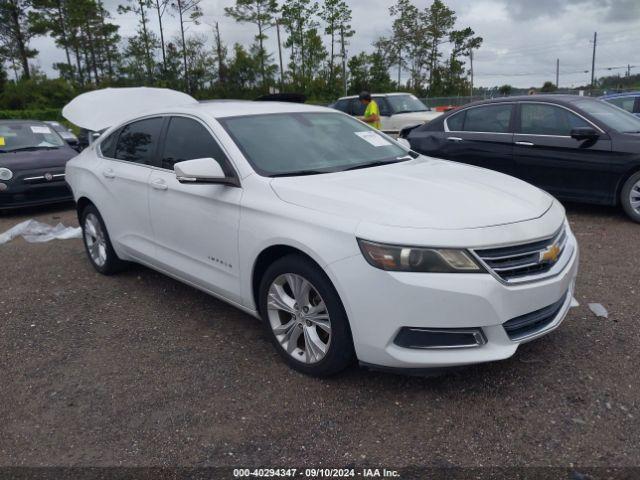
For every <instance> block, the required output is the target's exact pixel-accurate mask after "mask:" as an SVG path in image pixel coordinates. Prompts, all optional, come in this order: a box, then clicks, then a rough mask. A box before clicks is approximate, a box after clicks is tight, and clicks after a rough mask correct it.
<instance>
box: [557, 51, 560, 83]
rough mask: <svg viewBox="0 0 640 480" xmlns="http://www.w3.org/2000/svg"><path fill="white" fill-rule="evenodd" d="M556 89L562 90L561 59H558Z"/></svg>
mask: <svg viewBox="0 0 640 480" xmlns="http://www.w3.org/2000/svg"><path fill="white" fill-rule="evenodd" d="M556 88H560V59H559V58H556Z"/></svg>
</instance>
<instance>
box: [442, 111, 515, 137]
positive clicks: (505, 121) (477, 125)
mask: <svg viewBox="0 0 640 480" xmlns="http://www.w3.org/2000/svg"><path fill="white" fill-rule="evenodd" d="M511 108H512V105H511V104H508V105H486V106H482V107H475V108H470V109H469V110H466V115H465V118H464V126H463V130H464V131H465V132H488V133H509V122H510V121H511ZM449 128H451V127H449Z"/></svg>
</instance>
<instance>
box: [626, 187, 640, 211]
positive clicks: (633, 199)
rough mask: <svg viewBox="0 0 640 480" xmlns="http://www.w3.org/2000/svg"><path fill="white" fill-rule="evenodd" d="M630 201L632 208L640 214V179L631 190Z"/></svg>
mask: <svg viewBox="0 0 640 480" xmlns="http://www.w3.org/2000/svg"><path fill="white" fill-rule="evenodd" d="M629 202H630V203H631V208H632V209H633V211H634V212H636V213H637V214H640V180H638V181H637V182H636V183H635V185H634V186H633V187H631V191H630V192H629Z"/></svg>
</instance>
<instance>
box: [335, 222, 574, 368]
mask: <svg viewBox="0 0 640 480" xmlns="http://www.w3.org/2000/svg"><path fill="white" fill-rule="evenodd" d="M568 241H569V242H570V245H571V247H573V248H572V252H571V254H570V258H569V260H568V261H567V262H566V264H565V265H564V268H563V270H562V271H560V272H558V273H557V274H556V275H555V276H553V277H550V278H545V279H542V280H540V281H536V282H530V283H524V284H515V285H510V284H505V283H502V282H500V281H498V280H497V279H496V278H495V277H494V276H492V275H490V274H428V273H407V272H385V271H382V270H378V269H376V268H374V267H372V266H371V265H369V264H368V263H367V262H366V261H365V259H364V258H363V257H362V256H361V255H359V256H353V257H350V258H347V259H344V260H341V261H339V262H335V263H333V264H331V265H329V266H328V267H327V268H328V270H329V274H330V276H331V278H332V280H333V281H334V283H335V284H336V288H337V289H338V292H339V294H340V296H341V298H342V300H343V303H344V306H345V309H346V311H347V315H348V316H349V320H350V325H351V330H352V334H353V341H354V346H355V350H356V354H357V356H358V359H359V360H360V362H362V363H366V364H369V365H376V366H381V367H388V368H401V369H407V368H416V369H419V368H429V367H452V366H459V365H468V364H473V363H481V362H490V361H495V360H502V359H505V358H508V357H511V356H512V355H513V354H514V353H515V351H516V350H517V348H518V345H520V344H521V343H524V342H528V341H531V340H534V339H535V338H538V337H540V336H542V335H546V334H547V333H549V332H551V331H552V330H554V329H555V328H557V327H558V326H559V325H560V323H561V322H562V321H563V320H564V318H565V316H566V315H567V313H568V311H569V309H570V307H571V304H572V300H573V292H574V288H575V279H576V275H577V272H578V260H579V258H578V257H579V252H578V246H577V243H576V240H575V237H574V236H573V234H572V233H571V232H570V230H569V240H568ZM553 304H556V305H559V307H558V309H557V310H556V311H554V312H553V317H552V318H549V319H548V321H546V322H544V323H543V324H542V326H541V327H540V328H538V329H534V330H533V331H529V332H528V333H527V335H525V336H523V337H516V338H515V339H512V338H510V337H509V335H508V333H507V331H506V330H505V327H504V325H503V324H504V323H506V322H508V321H509V320H512V319H516V318H518V317H523V316H526V315H528V314H531V313H532V312H536V311H539V310H541V309H545V308H546V307H549V306H551V305H553ZM403 327H414V328H436V329H456V328H458V329H459V328H481V330H482V333H483V335H484V337H485V338H486V342H485V343H484V344H482V345H478V346H474V347H469V348H455V349H452V348H441V349H439V348H435V349H415V348H405V347H400V346H398V345H396V344H395V343H394V340H395V338H396V336H397V335H398V333H399V332H400V330H401V329H402V328H403ZM512 337H513V335H512Z"/></svg>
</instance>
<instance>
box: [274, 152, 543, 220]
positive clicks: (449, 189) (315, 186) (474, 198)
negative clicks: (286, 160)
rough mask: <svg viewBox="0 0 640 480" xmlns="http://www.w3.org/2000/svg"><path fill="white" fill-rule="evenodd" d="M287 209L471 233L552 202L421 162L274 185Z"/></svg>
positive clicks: (489, 177)
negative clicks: (462, 230)
mask: <svg viewBox="0 0 640 480" xmlns="http://www.w3.org/2000/svg"><path fill="white" fill-rule="evenodd" d="M271 186H272V188H273V190H274V191H275V193H276V195H278V197H279V198H280V199H282V200H283V201H285V202H288V203H291V204H294V205H298V206H300V207H305V208H309V209H313V210H318V211H322V212H325V213H329V214H333V215H339V216H346V217H351V218H354V219H357V220H359V221H363V222H368V223H373V224H379V225H386V226H396V227H411V228H431V229H470V228H481V227H488V226H495V225H504V224H509V223H515V222H523V221H526V220H531V219H534V218H538V217H540V216H542V215H543V214H544V213H545V212H546V211H547V210H548V209H549V208H550V207H551V205H552V204H553V197H551V196H550V195H548V194H547V193H545V192H543V191H542V190H540V189H538V188H536V187H533V186H531V185H529V184H527V183H525V182H522V181H520V180H517V179H515V178H513V177H509V176H507V175H503V174H501V173H497V172H493V171H490V170H486V169H483V168H477V167H470V166H467V165H462V164H458V163H453V162H447V161H444V160H436V159H429V158H427V157H420V158H418V159H415V160H411V161H408V162H402V163H396V164H392V165H386V166H380V167H372V168H365V169H360V170H352V171H347V172H336V173H330V174H323V175H311V176H304V177H282V178H275V179H273V180H272V181H271Z"/></svg>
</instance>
